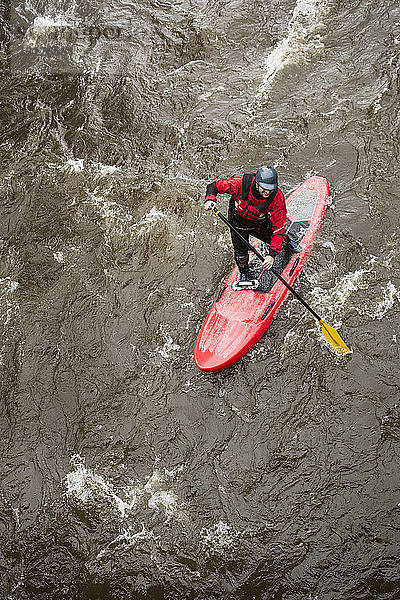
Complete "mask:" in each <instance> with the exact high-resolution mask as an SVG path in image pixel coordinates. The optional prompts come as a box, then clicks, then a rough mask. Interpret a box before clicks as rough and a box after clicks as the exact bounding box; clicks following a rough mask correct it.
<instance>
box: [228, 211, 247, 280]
mask: <svg viewBox="0 0 400 600" xmlns="http://www.w3.org/2000/svg"><path fill="white" fill-rule="evenodd" d="M233 225H235V222H233ZM240 234H241V235H242V236H243V237H244V238H245V239H246V240H248V239H249V234H248V232H247V231H240ZM231 238H232V243H233V248H234V256H235V261H236V264H237V266H238V269H239V272H240V273H247V271H248V270H249V252H248V249H247V246H246V244H245V243H244V242H243V241H242V240H241V239H240V238H239V237H238V236H237V235H236V233H234V232H233V231H231Z"/></svg>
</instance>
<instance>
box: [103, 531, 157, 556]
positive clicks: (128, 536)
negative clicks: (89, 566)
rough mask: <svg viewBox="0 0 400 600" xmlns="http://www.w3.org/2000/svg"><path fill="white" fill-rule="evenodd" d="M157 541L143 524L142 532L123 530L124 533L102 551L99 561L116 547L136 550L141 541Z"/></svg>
mask: <svg viewBox="0 0 400 600" xmlns="http://www.w3.org/2000/svg"><path fill="white" fill-rule="evenodd" d="M152 539H155V536H154V534H153V532H152V531H148V530H147V529H146V527H145V526H144V525H143V523H142V529H141V530H140V531H136V532H133V531H132V529H131V528H124V529H122V533H120V534H119V535H117V537H116V538H114V539H113V540H112V541H111V542H110V543H109V544H107V546H106V547H105V548H104V549H103V550H101V551H100V552H99V553H98V555H97V559H100V558H102V557H103V556H105V555H107V554H108V552H109V551H110V550H113V549H114V547H115V546H118V545H119V544H123V545H124V547H125V548H126V547H127V548H134V547H135V546H136V545H137V544H138V543H139V542H141V541H149V540H152Z"/></svg>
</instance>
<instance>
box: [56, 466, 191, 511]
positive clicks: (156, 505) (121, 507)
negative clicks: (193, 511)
mask: <svg viewBox="0 0 400 600" xmlns="http://www.w3.org/2000/svg"><path fill="white" fill-rule="evenodd" d="M71 463H72V464H73V465H74V470H73V471H71V472H70V473H68V474H67V476H66V479H65V482H66V488H67V495H70V496H74V497H75V498H76V499H78V500H79V501H80V502H82V503H83V504H96V503H98V502H99V501H102V500H103V501H104V500H105V501H106V502H107V503H108V504H110V505H111V506H112V507H113V508H114V510H117V512H118V513H119V514H120V517H121V518H122V519H124V518H125V517H126V515H127V513H128V512H130V511H132V510H133V509H135V510H136V511H137V510H139V508H140V506H141V505H142V504H141V503H142V502H143V500H144V501H146V502H147V506H148V507H149V508H151V509H153V510H157V511H159V510H160V509H162V510H164V512H165V515H166V517H167V519H171V518H172V517H173V516H178V515H179V511H180V508H181V507H180V506H179V503H178V498H177V496H176V494H175V493H174V492H173V491H171V490H169V489H165V477H172V476H175V475H176V473H177V472H178V471H179V469H178V468H177V469H174V470H171V471H168V470H165V471H164V476H163V475H162V474H161V472H160V471H159V470H158V469H155V470H154V471H153V473H152V475H151V476H150V477H149V479H148V480H147V482H146V483H145V484H144V485H141V484H135V485H134V484H132V485H130V484H128V485H124V486H123V487H122V488H121V490H120V491H119V492H118V493H117V492H116V490H115V488H114V486H113V484H112V483H110V482H109V481H107V480H105V479H104V478H103V477H102V476H101V475H98V474H97V473H95V472H94V471H93V470H92V469H88V468H87V467H86V466H85V460H84V459H83V458H82V457H81V456H80V455H79V454H76V455H74V456H73V457H72V458H71Z"/></svg>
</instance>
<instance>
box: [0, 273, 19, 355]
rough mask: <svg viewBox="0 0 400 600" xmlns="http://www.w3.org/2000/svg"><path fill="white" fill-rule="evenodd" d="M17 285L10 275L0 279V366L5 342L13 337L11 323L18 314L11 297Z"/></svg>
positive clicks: (5, 345) (4, 353)
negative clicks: (0, 338) (1, 341)
mask: <svg viewBox="0 0 400 600" xmlns="http://www.w3.org/2000/svg"><path fill="white" fill-rule="evenodd" d="M17 287H18V282H17V281H13V280H12V279H11V278H10V277H4V278H2V279H0V321H1V327H0V332H1V334H2V335H1V337H2V340H3V345H2V347H1V348H0V366H1V365H3V363H4V357H5V356H6V353H7V343H8V342H9V341H11V340H12V339H13V335H12V334H11V333H10V335H9V332H11V331H12V329H13V325H14V324H15V323H16V322H17V319H18V316H19V304H18V303H17V302H16V301H15V299H14V298H13V294H14V292H15V291H16V289H17Z"/></svg>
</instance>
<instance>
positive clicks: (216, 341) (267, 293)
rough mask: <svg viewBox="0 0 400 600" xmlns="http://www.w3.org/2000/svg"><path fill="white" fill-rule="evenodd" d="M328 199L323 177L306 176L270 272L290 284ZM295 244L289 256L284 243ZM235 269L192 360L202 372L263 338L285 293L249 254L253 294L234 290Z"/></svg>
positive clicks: (292, 200)
mask: <svg viewBox="0 0 400 600" xmlns="http://www.w3.org/2000/svg"><path fill="white" fill-rule="evenodd" d="M328 197H329V183H328V181H327V180H326V179H324V178H323V177H316V176H314V177H310V178H309V179H307V180H306V181H304V183H302V184H301V185H299V187H297V188H296V189H295V190H294V191H293V192H291V194H289V196H288V197H287V199H286V205H287V212H288V214H287V217H288V218H287V223H286V235H285V238H284V243H283V246H282V250H281V252H280V253H279V255H278V256H277V257H276V258H275V261H274V269H275V270H276V271H277V272H278V273H280V274H281V275H282V277H283V278H284V279H286V281H287V282H288V283H289V284H290V285H293V282H294V281H295V279H296V278H297V276H298V274H299V272H300V270H301V268H302V267H303V265H304V263H305V261H306V260H307V257H308V256H309V254H310V252H311V250H312V247H313V245H314V241H315V237H316V235H317V232H318V230H319V229H320V227H321V225H322V222H323V219H324V214H325V210H326V206H327V202H328ZM287 238H289V239H293V240H296V241H297V242H298V243H299V244H300V245H301V248H302V251H301V252H300V253H294V252H293V250H291V249H290V247H289V244H288V243H287V242H285V240H287ZM253 245H254V246H255V247H256V248H257V249H259V251H260V252H261V254H263V255H266V254H267V253H268V246H267V245H266V244H264V243H263V242H260V241H259V240H256V243H254V244H253ZM238 277H239V271H238V269H237V267H235V269H234V270H233V271H232V273H231V275H230V277H229V278H228V279H227V281H226V282H225V284H224V285H223V287H222V288H221V289H220V291H219V292H218V295H217V298H216V300H215V302H214V304H213V305H212V307H211V310H210V312H209V313H208V316H207V318H206V320H205V321H204V323H203V326H202V328H201V330H200V333H199V335H198V337H197V340H196V344H195V348H194V359H195V362H196V365H197V366H198V367H199V369H201V370H203V371H220V370H221V369H225V368H226V367H229V366H230V365H232V364H233V363H235V362H236V361H238V360H239V359H240V358H241V357H242V356H244V355H245V354H246V353H247V352H248V351H249V350H250V349H251V348H252V347H253V346H254V345H255V344H256V343H257V342H258V340H259V339H260V338H261V337H262V335H263V334H264V333H265V332H266V330H267V329H268V327H269V326H270V325H271V322H272V320H273V318H274V316H275V314H276V312H277V311H278V309H279V307H280V305H281V304H282V302H283V301H284V299H285V298H286V296H287V294H288V293H289V291H288V289H287V288H286V287H285V286H284V285H283V283H281V282H280V281H279V280H278V279H277V278H276V277H275V275H273V273H271V272H270V271H268V270H267V271H264V272H262V267H261V263H260V260H259V259H258V258H257V257H256V256H254V255H253V254H252V253H250V264H249V277H248V278H249V279H252V280H257V279H258V284H257V287H255V289H246V288H238V287H237V286H236V285H235V284H236V282H237V279H238Z"/></svg>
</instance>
